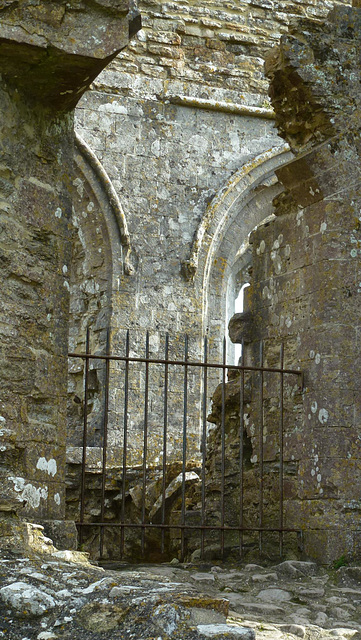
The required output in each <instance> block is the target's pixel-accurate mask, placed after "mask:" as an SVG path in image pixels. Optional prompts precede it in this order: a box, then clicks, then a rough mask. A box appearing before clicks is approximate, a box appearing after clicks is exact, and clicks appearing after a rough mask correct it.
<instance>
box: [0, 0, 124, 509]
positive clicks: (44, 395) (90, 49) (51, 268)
mask: <svg viewBox="0 0 361 640" xmlns="http://www.w3.org/2000/svg"><path fill="white" fill-rule="evenodd" d="M20 4H21V6H19V3H13V2H5V3H2V4H1V8H0V63H1V83H0V120H1V125H0V154H1V160H0V175H1V178H0V189H1V197H0V229H1V231H0V234H1V235H0V238H1V239H0V256H1V273H0V277H1V294H0V306H1V313H2V317H1V323H0V327H1V338H2V344H1V374H0V407H1V411H0V413H1V417H0V437H1V445H0V453H1V466H0V477H1V491H0V512H3V511H10V512H12V511H19V512H20V513H21V515H23V514H25V515H26V516H27V517H31V518H36V519H39V518H55V519H57V518H59V519H60V518H63V517H64V512H65V500H64V493H65V440H66V378H67V376H66V369H67V348H68V346H67V338H68V320H69V290H70V284H69V272H70V261H71V260H70V257H71V238H70V227H71V225H70V218H71V197H72V196H71V192H72V179H73V154H74V145H73V139H74V131H73V109H74V107H75V105H76V104H77V102H78V100H79V98H80V97H81V95H82V94H83V93H84V91H85V90H86V89H87V87H88V86H89V84H90V83H91V81H92V80H93V79H94V78H95V77H96V75H97V74H98V73H99V72H100V71H101V69H103V68H104V66H105V65H106V63H107V62H108V61H109V60H110V59H111V58H112V57H114V55H116V53H118V52H119V51H120V50H121V49H122V48H123V47H124V46H125V45H126V43H127V42H128V38H129V21H128V17H127V14H128V3H127V2H118V1H117V2H109V1H107V2H103V1H102V0H99V1H96V2H94V3H92V6H91V8H90V7H89V6H88V3H83V2H65V1H63V0H61V1H60V2H57V3H56V6H55V4H54V3H48V2H42V1H41V0H38V1H35V2H22V3H20ZM98 36H99V38H98V40H97V46H96V47H94V39H96V38H97V37H98ZM21 508H23V509H21Z"/></svg>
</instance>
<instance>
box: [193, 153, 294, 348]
mask: <svg viewBox="0 0 361 640" xmlns="http://www.w3.org/2000/svg"><path fill="white" fill-rule="evenodd" d="M292 158H293V155H292V153H291V152H290V150H289V147H288V145H282V146H279V147H275V148H272V149H270V150H269V151H266V152H264V153H262V154H261V155H259V156H257V157H255V158H254V159H253V160H251V161H250V162H247V163H246V164H245V165H244V166H243V167H241V169H239V170H238V171H237V172H236V173H235V174H234V175H233V176H232V177H231V178H230V180H229V181H228V182H227V183H226V185H224V187H223V188H222V189H221V191H220V192H219V193H218V194H217V195H216V196H215V198H214V199H213V200H212V202H211V204H210V205H209V207H208V209H207V211H206V213H205V215H204V217H203V220H202V221H201V223H200V225H199V227H198V230H197V233H196V236H195V240H194V243H193V246H192V253H191V256H190V259H189V260H188V261H187V264H186V265H184V268H185V271H186V273H187V274H188V277H192V278H193V279H194V284H195V287H196V289H197V290H198V291H200V292H202V293H201V295H202V334H203V335H206V334H208V335H209V336H210V337H214V338H215V344H219V342H220V340H219V338H220V337H222V335H224V330H225V323H226V297H227V286H228V281H229V277H230V275H231V273H233V272H234V269H237V260H239V257H240V248H241V246H242V244H243V243H244V242H245V241H246V240H247V238H248V236H249V234H250V233H251V231H252V230H253V229H254V228H255V227H256V226H257V225H259V224H260V223H261V222H262V221H264V220H265V219H266V218H267V217H268V216H270V215H272V213H273V205H272V201H273V199H274V197H275V196H276V195H278V194H279V193H280V192H281V191H282V190H283V187H281V186H280V184H279V183H278V179H277V177H276V175H275V170H276V169H277V168H278V167H280V166H282V165H283V164H285V163H286V162H288V161H290V160H291V159H292ZM215 355H219V354H215Z"/></svg>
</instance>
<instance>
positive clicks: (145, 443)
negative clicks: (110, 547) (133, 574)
mask: <svg viewBox="0 0 361 640" xmlns="http://www.w3.org/2000/svg"><path fill="white" fill-rule="evenodd" d="M145 357H146V359H147V362H146V363H145V382H144V429H143V434H144V439H143V483H142V484H143V486H142V524H143V525H144V524H145V496H146V491H147V454H148V404H149V362H148V359H149V331H147V335H146V338H145ZM141 545H142V556H143V557H144V551H145V529H144V528H143V529H142V543H141Z"/></svg>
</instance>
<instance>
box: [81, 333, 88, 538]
mask: <svg viewBox="0 0 361 640" xmlns="http://www.w3.org/2000/svg"><path fill="white" fill-rule="evenodd" d="M85 340H86V341H85V351H86V354H87V355H86V356H85V367H84V421H83V453H82V468H81V480H80V522H81V523H83V522H84V515H85V470H86V445H87V438H88V392H89V388H88V387H89V360H90V358H89V355H88V354H89V342H90V331H89V327H87V330H86V339H85ZM79 544H80V545H81V544H83V535H82V530H81V529H80V533H79Z"/></svg>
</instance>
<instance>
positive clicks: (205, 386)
mask: <svg viewBox="0 0 361 640" xmlns="http://www.w3.org/2000/svg"><path fill="white" fill-rule="evenodd" d="M207 360H208V338H207V336H205V338H204V363H205V364H207ZM207 395H208V370H207V367H205V368H204V369H203V416H202V445H201V450H202V506H201V522H202V526H204V525H205V523H206V521H205V517H206V448H207ZM204 531H205V530H204V529H202V532H201V559H202V560H203V558H204V539H205V536H204Z"/></svg>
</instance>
